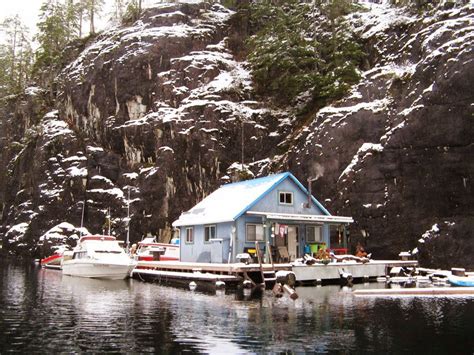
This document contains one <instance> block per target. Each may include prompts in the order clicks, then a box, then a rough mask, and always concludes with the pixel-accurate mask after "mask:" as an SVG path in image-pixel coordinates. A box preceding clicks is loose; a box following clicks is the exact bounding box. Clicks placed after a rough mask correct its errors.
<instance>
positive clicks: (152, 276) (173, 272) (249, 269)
mask: <svg viewBox="0 0 474 355" xmlns="http://www.w3.org/2000/svg"><path fill="white" fill-rule="evenodd" d="M279 270H286V271H290V270H291V265H290V264H274V265H272V264H262V266H261V268H260V265H259V264H244V263H233V264H218V263H191V262H180V261H139V262H138V265H137V267H136V268H135V269H134V270H133V271H132V274H131V276H132V277H133V278H137V279H140V280H144V281H154V282H160V283H166V284H171V285H177V286H185V287H187V286H188V285H189V283H190V282H192V281H193V282H195V283H196V284H197V288H198V289H201V290H212V289H216V283H218V282H224V283H225V288H226V289H229V288H236V287H237V286H238V285H239V284H242V283H243V282H244V281H245V280H248V281H249V282H250V283H251V284H253V285H258V284H262V283H263V282H264V280H263V275H262V273H263V274H265V273H272V272H274V271H279ZM267 286H268V285H267ZM270 286H271V285H270Z"/></svg>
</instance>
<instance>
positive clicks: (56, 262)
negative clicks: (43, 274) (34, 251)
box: [40, 250, 72, 270]
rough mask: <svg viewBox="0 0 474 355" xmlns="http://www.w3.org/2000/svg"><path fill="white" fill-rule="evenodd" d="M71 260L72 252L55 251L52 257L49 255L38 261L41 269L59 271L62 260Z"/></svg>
mask: <svg viewBox="0 0 474 355" xmlns="http://www.w3.org/2000/svg"><path fill="white" fill-rule="evenodd" d="M71 258H72V251H70V250H64V251H59V250H58V251H56V252H55V253H54V254H53V255H50V256H48V257H46V258H43V259H41V260H40V265H41V267H43V268H45V269H56V270H61V265H62V263H63V261H64V260H69V259H71Z"/></svg>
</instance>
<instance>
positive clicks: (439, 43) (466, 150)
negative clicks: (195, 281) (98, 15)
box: [0, 3, 474, 266]
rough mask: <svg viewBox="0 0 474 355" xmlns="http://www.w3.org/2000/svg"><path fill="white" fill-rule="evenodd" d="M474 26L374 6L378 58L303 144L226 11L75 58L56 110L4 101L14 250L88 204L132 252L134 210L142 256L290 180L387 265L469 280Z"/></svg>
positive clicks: (191, 16) (365, 28) (198, 12)
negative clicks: (347, 218) (263, 89)
mask: <svg viewBox="0 0 474 355" xmlns="http://www.w3.org/2000/svg"><path fill="white" fill-rule="evenodd" d="M473 14H474V12H473V10H472V9H470V8H469V7H468V6H466V7H463V8H459V9H451V10H446V11H438V12H436V13H435V14H433V15H423V16H422V15H413V14H409V13H408V10H403V9H394V8H390V7H388V6H382V5H381V6H377V5H373V6H372V7H371V9H370V10H369V11H364V12H358V13H355V14H353V15H351V17H350V19H349V20H350V23H351V26H352V27H353V30H354V32H355V33H356V34H357V36H358V38H359V39H360V41H361V43H363V44H364V46H365V48H366V50H367V54H368V56H367V63H366V68H365V71H364V72H363V73H362V77H363V79H362V80H361V82H360V83H359V84H358V85H356V86H354V87H353V88H352V92H351V94H350V95H348V96H347V97H346V98H344V99H343V100H341V101H339V102H337V103H334V104H333V105H332V106H329V107H325V108H323V109H322V110H320V111H319V112H317V113H314V115H311V116H310V117H309V119H308V120H307V124H306V125H304V126H301V124H298V125H295V124H294V122H295V117H294V114H293V112H292V109H291V108H288V109H285V110H282V109H276V108H275V107H273V106H272V105H271V104H270V103H269V101H268V100H266V99H262V98H259V97H256V95H255V94H254V91H253V85H252V79H251V78H252V76H251V72H250V71H249V69H248V66H247V65H246V63H245V62H244V61H242V57H243V55H242V53H241V52H239V50H238V49H239V48H238V46H236V45H235V43H236V41H235V39H236V38H237V39H239V41H242V36H245V35H246V31H245V30H243V29H242V23H241V21H236V20H235V19H236V17H235V16H234V12H233V11H231V10H228V9H226V8H224V7H223V6H221V5H219V4H214V5H209V4H205V3H198V4H186V3H180V4H164V5H159V6H156V7H153V8H150V9H147V10H146V11H145V13H144V14H143V16H142V17H141V19H140V20H139V21H138V22H136V23H135V24H133V25H132V26H130V27H123V28H117V29H111V30H109V31H107V32H104V33H102V34H101V35H99V37H97V38H96V39H95V40H94V41H92V42H91V43H88V44H87V45H86V46H85V48H84V49H81V50H78V49H77V48H76V51H77V52H79V54H78V55H77V56H76V58H74V59H73V60H72V61H71V63H70V64H68V65H67V67H65V68H64V70H63V71H62V73H61V74H60V76H59V77H58V80H57V92H56V93H55V94H56V97H55V98H54V100H53V101H51V98H50V96H49V95H48V94H47V93H45V92H43V91H42V90H41V89H40V88H29V89H28V90H27V91H26V92H25V94H24V95H21V96H16V97H9V98H6V99H3V101H2V102H3V104H2V106H1V108H0V110H1V112H0V114H1V117H2V119H1V120H0V125H1V133H0V135H1V141H0V144H1V147H0V148H1V149H2V155H1V159H0V164H1V173H0V202H1V203H2V204H1V206H2V230H1V232H2V235H3V247H4V249H8V250H15V251H22V252H25V253H35V252H37V251H38V249H37V248H36V246H37V244H38V241H39V240H40V243H39V244H40V246H41V245H43V246H44V247H48V245H50V244H52V243H57V242H58V239H59V242H61V243H62V242H68V241H69V242H70V241H71V240H73V239H74V238H76V237H77V229H76V228H75V227H78V226H80V222H81V214H82V206H83V201H85V204H84V207H85V208H84V221H85V222H84V225H85V226H86V227H87V228H88V229H89V230H90V231H91V232H101V230H102V229H103V228H108V223H107V220H108V217H107V216H108V215H109V209H110V216H111V217H110V220H111V223H110V225H111V228H112V230H113V231H114V232H115V233H117V234H119V235H121V236H124V233H125V229H126V225H127V219H126V213H127V208H126V207H127V204H128V203H130V211H131V233H130V235H131V239H132V241H134V240H139V239H141V237H142V236H143V235H146V234H148V233H151V234H154V235H158V236H160V238H162V239H163V240H166V239H167V238H169V231H170V228H169V226H170V223H171V222H172V221H173V220H174V219H176V218H177V216H178V215H179V214H180V213H181V212H182V211H183V210H187V209H188V208H190V207H191V206H192V205H193V204H194V203H195V202H196V201H198V200H200V199H201V198H202V197H203V196H205V195H206V194H208V193H209V192H211V191H212V190H213V189H215V188H216V187H217V186H219V185H220V184H222V183H225V182H227V181H229V180H231V179H233V178H235V176H238V175H242V174H243V173H244V172H245V173H246V174H247V175H251V174H255V175H261V174H265V173H268V172H276V171H279V170H286V169H289V170H291V171H292V172H294V173H295V174H296V175H297V176H298V178H300V179H302V180H305V179H306V178H308V177H315V176H318V180H317V181H316V182H314V186H313V190H315V194H316V196H317V197H318V198H319V199H320V200H321V201H325V205H326V206H327V207H328V209H329V210H330V211H331V212H333V213H335V214H336V213H337V214H342V215H352V216H353V217H354V219H355V220H356V223H354V225H353V226H352V227H351V238H352V241H354V242H355V241H356V240H358V239H361V238H364V242H365V243H366V244H367V246H368V248H369V249H371V250H372V251H373V252H374V254H375V255H376V256H377V257H393V256H396V254H398V253H399V252H400V251H401V250H413V249H415V248H417V247H418V251H419V256H420V259H422V260H424V261H425V263H427V264H428V263H429V264H430V265H433V264H443V263H445V262H449V260H452V258H457V260H458V261H459V262H460V263H461V262H462V263H463V265H466V266H467V265H472V266H474V263H473V262H472V261H470V260H467V258H466V257H467V256H468V255H469V250H470V248H472V245H473V244H472V243H473V242H472V238H471V237H472V228H473V227H474V226H473V219H474V218H473V209H472V207H471V206H472V202H473V200H474V199H473V194H472V178H473V172H474V171H473V165H474V161H473V159H472V156H473V143H472V140H473V139H472V137H473V133H474V132H473V128H472V121H473V112H474V106H473V102H474V100H473V97H474V86H473V85H472V82H473V79H474V78H473V75H474V74H473V73H474V70H473V69H474V68H473V66H474V62H473V58H474V56H473V48H474V47H473V42H474V28H473V23H472V16H473ZM239 41H237V42H239ZM71 53H74V51H71ZM242 136H243V138H244V144H241V138H242ZM242 147H243V148H244V150H243V155H244V160H245V162H246V165H245V167H244V171H242V170H241V166H240V164H239V162H240V160H241V156H242ZM129 194H130V199H129V198H128V195H129ZM64 221H67V222H69V223H72V224H73V226H71V225H66V227H67V228H66V227H65V224H62V225H61V223H62V222H64ZM57 225H60V226H59V227H58V228H54V227H55V226H57ZM74 226H75V227H74ZM63 227H64V228H63ZM61 228H62V229H61ZM364 236H365V237H364ZM439 248H442V250H443V251H442V252H439ZM415 252H416V250H415ZM462 258H465V259H462ZM443 265H444V264H443Z"/></svg>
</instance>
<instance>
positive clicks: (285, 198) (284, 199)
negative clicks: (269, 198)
mask: <svg viewBox="0 0 474 355" xmlns="http://www.w3.org/2000/svg"><path fill="white" fill-rule="evenodd" d="M292 204H293V192H280V205H292Z"/></svg>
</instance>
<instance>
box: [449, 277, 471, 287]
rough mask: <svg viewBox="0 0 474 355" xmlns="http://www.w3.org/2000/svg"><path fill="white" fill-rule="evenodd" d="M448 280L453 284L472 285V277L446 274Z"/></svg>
mask: <svg viewBox="0 0 474 355" xmlns="http://www.w3.org/2000/svg"><path fill="white" fill-rule="evenodd" d="M448 282H449V283H450V284H451V285H453V286H461V287H474V277H472V276H456V275H448Z"/></svg>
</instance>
